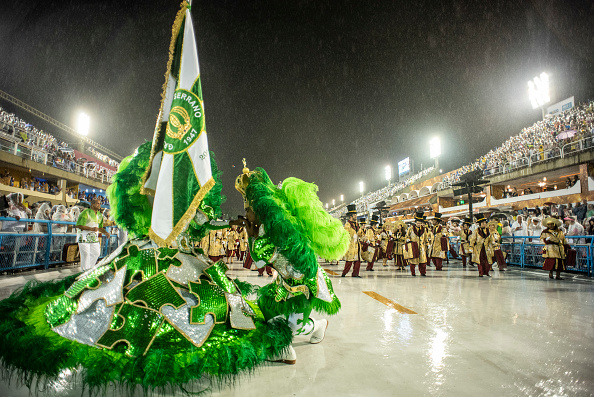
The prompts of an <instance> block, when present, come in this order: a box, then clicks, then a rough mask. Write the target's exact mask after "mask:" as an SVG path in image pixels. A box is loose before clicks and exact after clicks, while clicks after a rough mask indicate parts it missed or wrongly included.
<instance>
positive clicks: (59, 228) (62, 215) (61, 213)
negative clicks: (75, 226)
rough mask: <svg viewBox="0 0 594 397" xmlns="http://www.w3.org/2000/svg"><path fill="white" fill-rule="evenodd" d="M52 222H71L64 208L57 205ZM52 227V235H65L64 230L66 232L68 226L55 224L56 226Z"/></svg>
mask: <svg viewBox="0 0 594 397" xmlns="http://www.w3.org/2000/svg"><path fill="white" fill-rule="evenodd" d="M52 220H54V221H60V222H71V221H72V220H71V218H70V215H69V214H68V213H67V211H66V207H65V206H63V205H58V207H57V208H56V212H55V213H54V215H53V216H52ZM52 227H53V229H52V231H53V232H54V233H66V230H68V225H61V224H56V225H53V226H52Z"/></svg>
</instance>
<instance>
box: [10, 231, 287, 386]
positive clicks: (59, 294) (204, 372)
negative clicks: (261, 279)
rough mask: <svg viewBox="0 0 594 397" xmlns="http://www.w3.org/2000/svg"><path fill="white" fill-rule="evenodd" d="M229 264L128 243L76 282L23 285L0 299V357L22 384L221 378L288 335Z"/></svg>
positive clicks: (256, 360) (259, 358) (281, 345)
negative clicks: (62, 379) (74, 376)
mask: <svg viewBox="0 0 594 397" xmlns="http://www.w3.org/2000/svg"><path fill="white" fill-rule="evenodd" d="M227 270H228V269H227V267H226V265H225V264H224V263H223V262H222V261H220V262H217V263H213V262H212V261H210V260H209V259H208V258H207V257H205V256H204V255H200V254H194V253H183V252H181V251H179V250H175V249H169V248H159V247H158V246H156V245H155V244H154V243H152V242H151V241H150V240H132V241H130V242H128V243H127V244H125V245H123V246H122V247H120V248H118V250H116V251H115V252H114V253H113V254H111V255H110V256H109V257H107V258H105V259H104V260H103V261H101V262H100V263H99V264H98V265H97V266H95V267H94V268H93V269H91V270H89V271H87V272H85V273H83V274H81V275H79V276H78V277H76V278H73V277H71V278H67V279H65V280H62V281H60V282H50V283H40V284H38V285H34V286H32V285H29V286H27V287H26V288H25V290H23V291H21V292H20V293H18V294H15V295H13V296H12V297H10V298H9V299H7V300H5V301H2V302H0V306H2V309H4V310H3V311H2V314H1V318H0V331H1V330H2V328H4V329H5V330H6V329H7V328H13V329H12V331H11V332H9V333H6V332H1V333H0V335H2V336H0V345H1V347H0V349H1V350H0V358H1V359H2V361H3V365H4V367H6V368H7V369H8V370H9V371H10V372H13V374H19V379H21V380H22V381H25V382H26V378H29V379H31V376H32V375H35V376H37V377H39V378H40V379H54V378H56V377H59V376H60V375H61V374H63V373H64V371H65V370H68V371H77V372H78V373H79V374H80V376H81V379H82V382H83V384H84V385H85V386H86V387H88V388H89V389H90V390H98V389H103V388H105V387H106V386H107V385H109V384H116V385H120V386H126V387H128V389H129V390H132V389H134V388H136V387H137V386H140V387H142V388H144V389H145V391H147V390H148V391H155V390H157V391H159V390H160V391H163V390H167V391H169V390H172V389H173V390H177V388H178V387H181V385H184V384H186V383H187V382H190V381H192V380H196V379H202V380H204V379H209V380H210V382H212V380H213V379H214V380H217V381H219V383H220V382H222V383H225V382H224V381H227V380H232V379H233V378H234V375H238V374H240V373H242V372H245V371H248V372H249V371H250V370H251V369H253V368H254V367H256V366H257V365H258V364H260V363H262V362H263V361H265V360H266V358H267V357H269V356H273V355H276V354H278V353H279V352H281V351H282V350H283V349H285V348H286V347H287V346H289V345H290V343H291V341H292V335H291V330H290V328H289V327H288V326H287V323H286V322H283V321H275V322H266V321H265V320H264V316H263V314H262V312H261V311H260V309H259V307H258V306H257V304H255V303H254V302H251V301H250V300H248V299H247V298H246V296H247V294H248V293H251V292H253V291H254V290H255V288H254V287H253V286H252V285H250V284H248V283H245V282H240V281H237V280H235V281H233V280H231V279H230V278H229V277H228V276H227V275H226V274H225V273H226V271H227ZM14 344H16V345H17V346H20V348H15V346H14ZM23 347H25V349H24V350H23ZM28 349H30V352H28V351H27V350H28ZM23 353H30V354H23ZM23 356H27V359H24V358H23ZM25 375H26V376H25ZM183 390H185V389H183Z"/></svg>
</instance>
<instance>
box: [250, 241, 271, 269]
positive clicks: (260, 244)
mask: <svg viewBox="0 0 594 397" xmlns="http://www.w3.org/2000/svg"><path fill="white" fill-rule="evenodd" d="M274 250H275V247H274V244H272V241H270V239H269V238H268V237H266V236H262V237H258V238H256V239H255V240H254V242H253V245H252V250H251V251H250V254H251V255H252V258H253V259H254V261H256V262H257V261H264V262H266V263H270V259H271V258H272V255H274Z"/></svg>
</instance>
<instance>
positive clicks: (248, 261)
mask: <svg viewBox="0 0 594 397" xmlns="http://www.w3.org/2000/svg"><path fill="white" fill-rule="evenodd" d="M252 263H254V260H253V259H252V256H251V255H250V253H249V251H247V254H246V257H245V262H243V267H244V268H246V269H249V268H251V267H252Z"/></svg>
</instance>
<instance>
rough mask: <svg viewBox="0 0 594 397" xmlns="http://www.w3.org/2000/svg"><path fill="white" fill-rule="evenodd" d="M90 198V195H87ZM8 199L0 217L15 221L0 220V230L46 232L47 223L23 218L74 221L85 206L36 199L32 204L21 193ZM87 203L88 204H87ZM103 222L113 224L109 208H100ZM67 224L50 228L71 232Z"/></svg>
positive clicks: (56, 231) (54, 230)
mask: <svg viewBox="0 0 594 397" xmlns="http://www.w3.org/2000/svg"><path fill="white" fill-rule="evenodd" d="M89 197H90V198H91V199H92V197H91V196H89ZM6 199H7V201H8V204H9V205H8V208H6V209H5V210H3V211H0V216H1V217H7V218H15V219H17V221H16V222H15V221H3V222H0V230H1V231H2V232H9V233H10V232H27V231H31V232H36V233H46V232H47V225H45V224H40V223H32V222H30V223H29V224H27V223H26V222H23V221H22V220H23V219H37V220H53V221H62V222H76V221H77V220H78V216H79V215H80V213H81V212H82V211H83V210H84V209H85V208H86V205H84V203H79V204H77V205H71V206H68V207H66V206H65V205H54V206H51V204H50V203H49V201H38V202H35V203H32V204H29V203H28V202H26V201H24V198H23V195H22V193H11V194H9V195H7V196H6ZM87 205H88V204H87ZM101 211H102V215H103V219H104V224H105V225H106V226H111V225H114V222H113V219H112V218H111V216H110V209H109V208H106V209H103V210H101ZM67 226H68V225H63V226H59V225H56V226H55V228H54V229H52V232H53V233H66V231H68V232H72V231H73V228H72V227H67Z"/></svg>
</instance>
